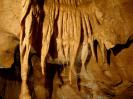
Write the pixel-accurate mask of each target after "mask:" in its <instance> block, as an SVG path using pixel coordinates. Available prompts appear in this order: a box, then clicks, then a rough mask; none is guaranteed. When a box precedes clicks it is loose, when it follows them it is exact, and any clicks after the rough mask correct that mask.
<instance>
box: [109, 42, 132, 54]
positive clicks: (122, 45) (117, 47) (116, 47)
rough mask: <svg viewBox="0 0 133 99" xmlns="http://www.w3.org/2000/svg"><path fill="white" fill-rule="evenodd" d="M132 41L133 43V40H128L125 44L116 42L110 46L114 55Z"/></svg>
mask: <svg viewBox="0 0 133 99" xmlns="http://www.w3.org/2000/svg"><path fill="white" fill-rule="evenodd" d="M132 43H133V40H128V41H127V43H126V44H117V45H116V46H115V47H114V48H112V51H113V53H114V55H117V54H119V52H121V50H123V49H125V48H128V47H129V46H130V45H131V44H132Z"/></svg>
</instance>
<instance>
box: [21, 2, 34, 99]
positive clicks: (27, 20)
mask: <svg viewBox="0 0 133 99" xmlns="http://www.w3.org/2000/svg"><path fill="white" fill-rule="evenodd" d="M23 3H25V4H24V5H23V6H24V10H23V11H24V12H23V13H22V14H23V18H22V22H21V27H22V33H21V36H20V60H21V78H22V85H21V93H20V99H24V98H26V99H31V97H30V95H29V92H28V86H27V84H26V82H27V74H28V58H29V52H30V48H31V42H30V36H31V34H32V33H31V24H32V10H29V6H30V0H27V1H25V2H22V4H23ZM25 10H26V11H27V12H26V11H25Z"/></svg>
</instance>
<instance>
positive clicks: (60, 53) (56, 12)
mask: <svg viewBox="0 0 133 99" xmlns="http://www.w3.org/2000/svg"><path fill="white" fill-rule="evenodd" d="M42 1H43V0H33V1H32V0H22V7H23V8H22V20H21V28H22V33H21V36H20V57H21V77H22V88H21V97H23V95H25V94H27V93H28V88H27V86H26V80H27V73H28V57H29V52H30V50H31V47H33V49H34V50H35V51H36V52H37V53H38V54H40V57H41V67H42V73H43V74H44V75H45V72H46V71H45V68H46V62H47V58H48V57H49V48H50V46H52V44H53V43H56V47H55V50H56V51H57V53H56V54H57V56H56V57H54V58H56V59H57V61H58V62H59V63H61V64H67V65H68V66H69V68H70V69H69V80H70V83H71V79H72V78H71V76H72V73H74V74H75V73H76V72H75V69H74V67H75V61H76V57H77V54H78V51H79V49H80V48H81V50H80V51H81V55H80V56H81V57H80V59H81V63H82V67H84V65H85V62H86V59H87V56H88V54H89V46H90V50H91V52H92V56H93V57H94V58H95V59H96V54H95V51H94V40H97V41H98V43H99V45H100V48H101V52H102V59H103V62H105V63H106V48H107V49H110V48H112V47H114V44H115V42H114V44H113V43H112V42H109V41H107V39H106V38H105V37H106V36H105V35H104V33H105V32H108V30H107V29H108V27H107V26H106V24H104V22H106V21H107V20H105V21H103V20H102V16H103V15H102V13H101V12H100V11H99V9H98V8H97V7H96V6H95V2H94V1H92V0H45V1H43V2H44V4H43V2H42ZM116 16H117V15H116ZM43 18H44V19H43ZM119 21H120V22H121V19H120V20H119ZM102 22H103V23H102ZM101 24H103V26H106V27H105V28H107V29H104V28H103V27H102V26H101ZM98 25H99V26H98ZM109 25H110V24H109ZM111 25H112V24H111ZM97 27H98V28H97ZM92 28H93V29H92ZM104 30H105V31H104ZM106 30H107V31H106ZM97 31H99V32H97ZM55 34H56V37H55V38H54V39H55V42H51V39H52V36H53V35H55ZM38 35H39V36H38ZM37 37H38V38H37ZM39 37H40V38H39ZM36 41H37V42H36ZM105 47H106V48H105ZM37 49H39V50H37ZM24 97H26V95H25V96H24ZM27 97H28V98H30V97H29V96H28V94H27Z"/></svg>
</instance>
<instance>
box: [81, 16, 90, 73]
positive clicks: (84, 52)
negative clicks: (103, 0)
mask: <svg viewBox="0 0 133 99" xmlns="http://www.w3.org/2000/svg"><path fill="white" fill-rule="evenodd" d="M82 27H83V34H84V36H83V37H84V40H83V45H82V50H81V62H82V68H81V70H83V72H85V71H86V70H85V62H86V59H87V56H88V54H89V46H88V45H89V44H88V35H87V27H86V24H85V19H84V16H82Z"/></svg>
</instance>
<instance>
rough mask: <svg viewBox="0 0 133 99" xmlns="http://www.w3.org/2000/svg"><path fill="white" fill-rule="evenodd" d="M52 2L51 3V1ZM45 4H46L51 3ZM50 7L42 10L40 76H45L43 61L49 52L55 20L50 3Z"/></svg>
mask: <svg viewBox="0 0 133 99" xmlns="http://www.w3.org/2000/svg"><path fill="white" fill-rule="evenodd" d="M51 2H53V1H51ZM51 2H47V3H51ZM51 4H52V6H49V7H47V9H45V8H44V10H45V13H46V16H45V19H44V24H43V37H42V50H41V67H42V74H43V75H44V74H45V65H46V64H45V61H46V60H45V59H46V56H47V53H48V50H49V44H50V39H51V37H52V34H53V27H54V19H55V16H54V15H55V6H54V4H53V3H51Z"/></svg>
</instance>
